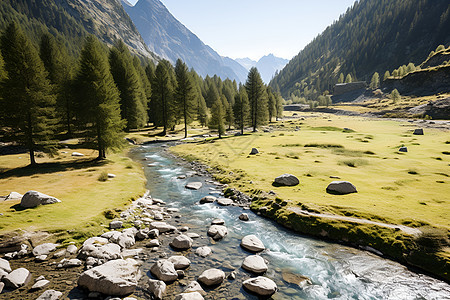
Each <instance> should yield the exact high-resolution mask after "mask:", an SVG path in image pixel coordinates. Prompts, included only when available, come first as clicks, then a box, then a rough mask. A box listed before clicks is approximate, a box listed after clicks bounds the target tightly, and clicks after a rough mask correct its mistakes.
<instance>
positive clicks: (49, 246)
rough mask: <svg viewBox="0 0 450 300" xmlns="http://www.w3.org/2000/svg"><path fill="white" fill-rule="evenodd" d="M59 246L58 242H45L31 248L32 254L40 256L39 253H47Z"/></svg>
mask: <svg viewBox="0 0 450 300" xmlns="http://www.w3.org/2000/svg"><path fill="white" fill-rule="evenodd" d="M57 246H59V245H58V244H53V243H45V244H41V245H38V246H36V248H34V249H33V255H34V256H40V255H49V254H50V252H53V251H55V250H56V247H57Z"/></svg>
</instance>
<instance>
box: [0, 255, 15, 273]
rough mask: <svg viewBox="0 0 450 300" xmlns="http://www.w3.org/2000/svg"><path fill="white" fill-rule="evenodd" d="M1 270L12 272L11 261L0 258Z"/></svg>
mask: <svg viewBox="0 0 450 300" xmlns="http://www.w3.org/2000/svg"><path fill="white" fill-rule="evenodd" d="M0 270H3V271H5V272H6V273H11V271H12V270H11V266H10V265H9V261H7V260H6V259H3V258H0Z"/></svg>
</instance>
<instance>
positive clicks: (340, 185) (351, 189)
mask: <svg viewBox="0 0 450 300" xmlns="http://www.w3.org/2000/svg"><path fill="white" fill-rule="evenodd" d="M356 192H357V190H356V187H355V186H354V185H353V184H351V183H350V182H348V181H333V182H331V183H330V184H329V185H328V186H327V193H330V194H337V195H345V194H350V193H356Z"/></svg>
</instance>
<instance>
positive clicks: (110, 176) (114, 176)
mask: <svg viewBox="0 0 450 300" xmlns="http://www.w3.org/2000/svg"><path fill="white" fill-rule="evenodd" d="M108 178H116V174H112V173H108Z"/></svg>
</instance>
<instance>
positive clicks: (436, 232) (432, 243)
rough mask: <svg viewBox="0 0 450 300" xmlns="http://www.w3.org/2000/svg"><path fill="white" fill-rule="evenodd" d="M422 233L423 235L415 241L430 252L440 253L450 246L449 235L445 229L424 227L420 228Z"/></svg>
mask: <svg viewBox="0 0 450 300" xmlns="http://www.w3.org/2000/svg"><path fill="white" fill-rule="evenodd" d="M420 231H421V232H422V234H421V235H419V236H418V237H417V238H416V239H415V241H416V243H417V244H418V245H419V246H421V247H425V248H427V250H428V251H433V252H438V251H439V250H441V249H442V248H444V247H447V246H449V245H450V242H449V239H448V233H447V231H446V230H444V229H441V228H436V227H432V226H424V227H421V228H420Z"/></svg>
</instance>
